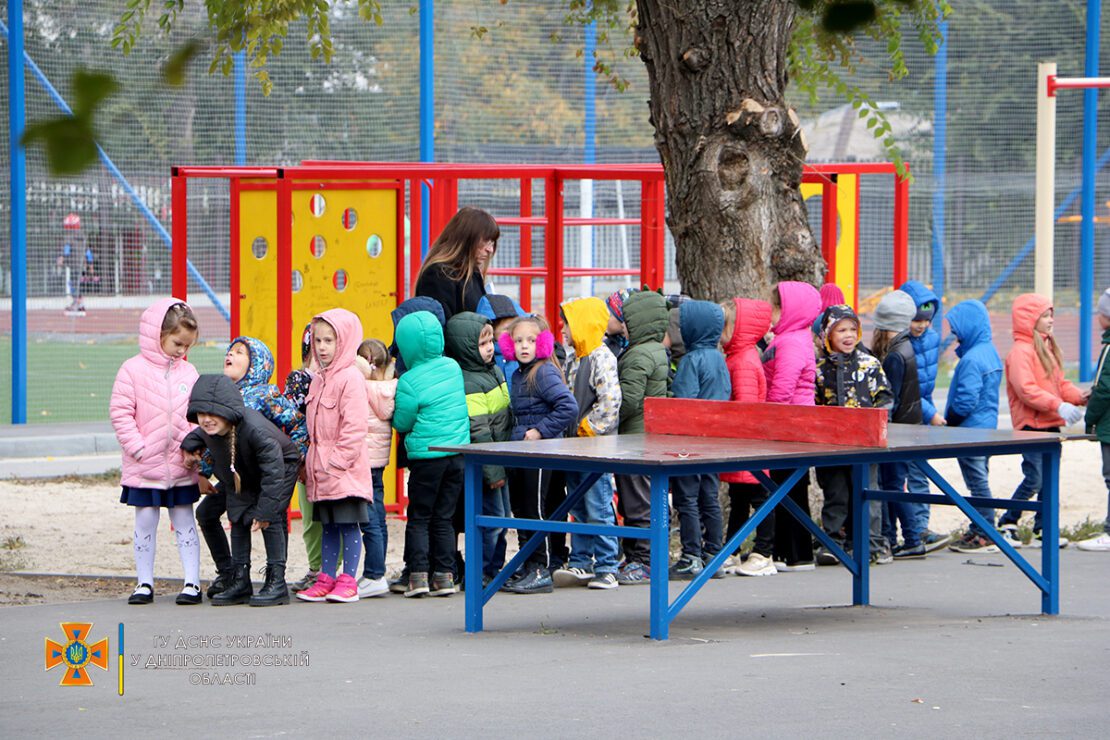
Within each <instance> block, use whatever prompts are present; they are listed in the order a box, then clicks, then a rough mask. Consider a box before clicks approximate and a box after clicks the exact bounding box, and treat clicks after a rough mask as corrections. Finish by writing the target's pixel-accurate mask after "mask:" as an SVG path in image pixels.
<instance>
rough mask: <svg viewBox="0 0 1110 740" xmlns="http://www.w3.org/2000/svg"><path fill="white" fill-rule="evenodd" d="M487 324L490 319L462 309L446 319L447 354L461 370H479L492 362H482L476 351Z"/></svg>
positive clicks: (488, 324)
mask: <svg viewBox="0 0 1110 740" xmlns="http://www.w3.org/2000/svg"><path fill="white" fill-rule="evenodd" d="M487 326H490V320H489V319H487V318H486V317H485V316H482V315H481V314H478V313H474V312H473V311H462V312H460V313H457V314H455V315H454V316H452V317H451V318H450V319H449V320H448V321H447V329H446V331H445V332H444V341H445V343H446V348H447V355H448V356H449V357H451V358H453V359H454V360H455V361H456V362H458V363H459V367H461V368H462V369H463V370H466V371H470V372H481V371H483V370H486V369H488V368H489V367H490V365H492V364H493V360H492V359H491V360H490V362H489V364H486V363H485V362H482V354H481V352H479V351H478V339H479V337H481V336H482V329H483V328H485V327H487Z"/></svg>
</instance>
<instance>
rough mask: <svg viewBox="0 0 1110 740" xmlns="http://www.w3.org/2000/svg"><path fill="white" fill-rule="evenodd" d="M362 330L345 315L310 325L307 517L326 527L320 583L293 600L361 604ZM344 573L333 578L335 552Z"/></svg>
mask: <svg viewBox="0 0 1110 740" xmlns="http://www.w3.org/2000/svg"><path fill="white" fill-rule="evenodd" d="M361 342H362V322H360V321H359V319H358V316H356V315H355V314H353V313H351V312H350V311H347V310H345V309H342V308H333V309H331V310H329V311H324V312H323V313H322V314H319V315H317V316H316V317H315V318H313V319H312V352H313V355H314V356H315V358H316V364H317V366H318V367H319V368H320V372H318V373H317V374H316V376H315V377H314V378H313V379H312V385H311V387H310V388H309V391H308V403H307V406H306V408H305V411H306V416H307V419H308V436H309V439H311V440H312V444H311V445H310V446H309V448H308V457H307V458H306V460H305V479H306V482H305V488H306V490H307V492H308V499H309V500H310V501H311V502H312V504H313V507H312V516H313V518H314V519H316V520H318V521H319V522H320V523H321V524H323V527H324V532H323V537H322V541H321V561H322V562H321V564H320V575H319V576H318V577H317V578H316V582H315V583H314V584H313V585H312V587H311V588H308V589H305V590H304V591H300V592H298V593H297V598H298V599H301V600H302V601H325V600H326V601H341V602H351V601H358V582H357V581H356V580H355V571H356V569H357V568H358V561H359V556H360V555H361V554H362V533H361V531H360V530H359V525H360V524H363V523H365V522H367V521H368V520H369V516H368V515H367V511H366V504H367V502H368V501H373V500H374V494H373V489H372V488H371V483H370V453H369V451H368V450H367V449H366V430H367V429H368V428H369V424H370V402H369V399H368V398H367V397H366V380H365V379H364V378H363V377H362V373H361V372H360V371H359V369H358V368H357V367H356V366H355V356H356V353H357V351H358V345H359V344H360V343H361ZM341 547H342V548H343V573H342V575H340V576H339V577H338V578H336V571H337V569H338V562H339V550H340V548H341Z"/></svg>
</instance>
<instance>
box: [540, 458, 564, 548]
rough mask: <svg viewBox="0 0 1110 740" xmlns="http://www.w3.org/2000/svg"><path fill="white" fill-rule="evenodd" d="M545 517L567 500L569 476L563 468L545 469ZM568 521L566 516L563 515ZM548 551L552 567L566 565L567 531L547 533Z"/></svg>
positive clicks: (547, 517) (549, 515) (548, 516)
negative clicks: (567, 476)
mask: <svg viewBox="0 0 1110 740" xmlns="http://www.w3.org/2000/svg"><path fill="white" fill-rule="evenodd" d="M543 477H544V481H543V518H544V519H550V518H551V515H552V514H553V513H555V510H556V509H558V508H559V507H560V506H562V504H563V502H564V501H566V500H567V478H566V473H565V472H563V471H562V470H544V471H543ZM563 521H566V517H563ZM547 551H548V553H549V555H550V558H551V567H553V568H554V567H557V566H562V565H564V564H565V563H566V562H567V561H569V560H570V547H569V546H568V545H567V535H566V533H565V532H552V533H551V534H549V535H547Z"/></svg>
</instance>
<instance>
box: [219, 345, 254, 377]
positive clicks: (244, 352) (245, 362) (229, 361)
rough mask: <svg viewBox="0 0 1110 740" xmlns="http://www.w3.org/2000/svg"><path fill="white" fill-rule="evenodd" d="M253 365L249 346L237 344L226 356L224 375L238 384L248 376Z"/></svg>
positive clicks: (229, 349) (232, 346)
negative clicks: (248, 371)
mask: <svg viewBox="0 0 1110 740" xmlns="http://www.w3.org/2000/svg"><path fill="white" fill-rule="evenodd" d="M250 365H251V353H250V350H248V349H247V345H245V344H243V343H242V342H236V343H235V344H233V345H231V347H229V348H228V350H227V354H226V355H224V375H226V376H227V377H229V378H231V379H232V380H234V381H235V382H236V383H238V382H239V381H240V380H242V379H243V378H245V377H246V376H247V370H248V369H249V368H250Z"/></svg>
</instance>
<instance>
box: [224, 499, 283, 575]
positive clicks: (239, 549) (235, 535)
mask: <svg viewBox="0 0 1110 740" xmlns="http://www.w3.org/2000/svg"><path fill="white" fill-rule="evenodd" d="M253 523H254V521H253V520H252V519H251V518H250V517H244V518H243V520H242V521H239V522H236V521H233V522H232V523H231V557H232V560H233V562H234V563H235V565H250V564H251V524H253ZM288 539H289V530H288V527H286V526H285V512H284V511H283V512H281V514H280V515H279V516H278V518H277V520H276V521H272V522H270V524H269V525H268V526H267V527H266V528H265V529H263V530H262V544H263V545H265V546H266V565H280V566H282V567H284V566H285V552H286V543H287V541H288Z"/></svg>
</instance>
